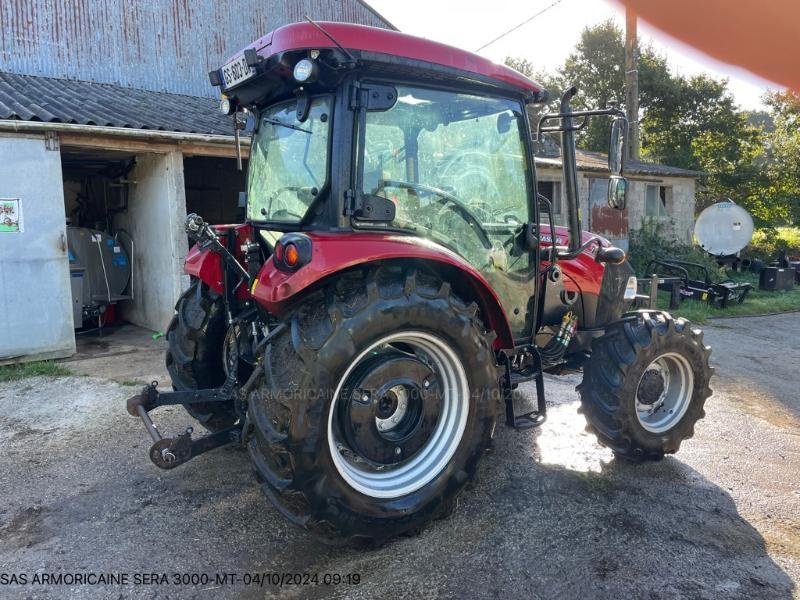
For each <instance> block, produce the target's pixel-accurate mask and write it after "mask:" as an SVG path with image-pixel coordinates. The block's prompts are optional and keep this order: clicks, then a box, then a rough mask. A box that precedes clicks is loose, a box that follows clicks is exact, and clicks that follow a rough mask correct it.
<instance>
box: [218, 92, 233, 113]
mask: <svg viewBox="0 0 800 600" xmlns="http://www.w3.org/2000/svg"><path fill="white" fill-rule="evenodd" d="M219 110H220V111H221V112H222V114H223V115H232V114H233V111H234V106H233V102H231V99H230V98H228V97H227V96H222V98H220V101H219Z"/></svg>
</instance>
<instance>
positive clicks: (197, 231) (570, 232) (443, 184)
mask: <svg viewBox="0 0 800 600" xmlns="http://www.w3.org/2000/svg"><path fill="white" fill-rule="evenodd" d="M210 79H211V83H212V84H213V85H218V86H220V87H221V89H222V101H221V105H220V106H221V108H222V110H223V111H224V112H226V113H228V114H232V115H234V117H235V119H236V122H237V123H240V122H241V121H242V118H243V117H246V118H247V119H248V120H249V121H250V122H251V123H252V127H251V130H252V131H251V133H252V142H251V146H250V159H249V166H248V189H247V194H246V207H247V209H246V212H247V221H246V223H245V224H242V225H226V226H215V227H210V226H209V225H208V224H207V223H205V222H204V221H203V220H202V219H201V218H200V217H199V216H197V215H189V217H188V218H187V221H186V229H187V231H188V232H189V234H190V235H191V236H193V237H194V238H195V239H196V241H197V245H195V246H194V247H193V248H192V249H191V251H190V252H189V255H188V256H187V258H186V266H185V268H186V272H187V273H188V274H189V275H190V276H191V282H192V283H191V286H190V287H189V289H188V290H186V292H185V293H184V294H183V295H182V296H181V297H180V298H179V299H178V302H177V305H176V307H175V308H176V314H175V317H174V318H173V320H172V322H171V323H170V325H169V329H168V331H167V339H168V342H169V350H168V352H167V357H166V361H167V368H168V370H169V373H170V376H171V378H172V384H173V387H174V390H173V391H165V392H159V391H158V389H157V387H156V384H155V383H154V384H152V385H150V386H147V387H146V388H145V389H144V390H143V392H142V393H141V394H140V395H138V396H135V397H134V398H131V399H130V400H129V401H128V410H129V412H131V414H134V415H138V416H140V417H141V418H142V419H143V420H144V422H145V425H146V426H147V428H148V430H149V432H150V434H151V436H152V437H153V439H154V442H155V443H154V444H153V446H152V448H151V450H150V457H151V459H152V461H153V462H154V463H155V464H156V465H158V466H159V467H162V468H173V467H175V466H177V465H180V464H182V463H184V462H186V461H187V460H189V459H190V458H192V457H194V456H196V455H198V454H200V453H202V452H205V451H207V450H210V449H212V448H215V447H218V446H220V445H223V444H228V443H238V444H241V445H242V446H243V447H246V448H247V450H248V451H249V454H250V457H251V458H252V460H253V463H254V465H255V469H256V471H257V473H258V475H259V477H260V479H261V481H262V482H263V490H264V492H265V494H266V495H267V497H268V498H269V499H270V500H271V501H272V503H273V504H274V505H275V506H276V507H277V509H278V510H279V511H280V512H281V513H282V514H283V515H285V516H286V517H287V518H289V519H290V520H291V521H293V522H294V523H297V524H299V525H302V526H303V527H305V528H307V529H309V530H311V531H313V532H315V533H317V534H319V535H321V536H322V537H323V538H328V539H338V540H342V539H345V540H351V541H368V542H373V543H374V542H381V541H382V540H385V539H387V538H390V537H392V536H395V535H398V534H401V533H404V532H409V531H416V530H418V529H419V528H420V527H421V526H423V525H424V524H425V523H426V522H428V521H430V520H432V519H435V518H437V517H440V516H443V515H445V514H447V513H448V512H449V511H451V510H452V508H453V506H454V504H455V500H456V496H457V495H458V493H459V492H460V491H461V490H462V489H463V488H464V486H465V485H466V484H467V483H468V482H469V481H470V480H471V479H472V477H473V476H474V474H475V468H476V465H477V463H478V459H479V458H480V457H481V455H482V454H483V453H484V451H485V450H486V448H487V446H488V445H489V443H490V441H491V438H492V434H493V432H494V428H495V418H496V412H497V409H498V407H504V410H505V417H506V423H507V424H508V425H509V426H511V427H533V426H538V425H541V424H542V422H543V421H544V419H545V414H546V404H545V396H544V383H543V373H554V374H561V373H567V372H574V371H579V370H582V371H583V383H582V384H581V385H580V386H579V388H578V389H579V391H580V395H581V410H582V412H583V413H584V415H585V417H586V420H587V422H588V427H589V429H590V430H591V431H593V432H594V433H595V434H596V435H597V437H598V440H599V441H600V443H601V444H603V445H604V446H607V447H609V448H610V449H611V450H613V452H614V453H615V454H616V455H617V456H618V457H622V458H624V459H629V460H632V461H641V460H647V459H658V458H661V457H663V456H664V455H665V454H668V453H673V452H676V451H677V450H678V447H679V446H680V443H681V441H683V440H684V439H686V438H689V437H691V436H692V434H693V432H694V426H695V423H696V422H697V420H698V419H700V418H701V417H702V416H703V414H704V413H703V404H704V402H705V400H706V398H707V397H708V396H709V395H710V394H711V391H710V389H709V378H710V376H711V374H712V369H711V368H710V367H709V363H708V358H709V353H710V349H709V348H708V347H707V346H705V345H704V344H703V337H702V333H701V331H700V330H699V329H698V328H696V327H694V326H692V325H690V324H689V323H688V322H686V321H685V320H683V319H673V318H672V317H671V316H670V315H669V314H668V313H665V312H659V311H653V310H647V311H635V310H631V307H632V304H633V301H634V299H635V296H636V278H635V276H634V273H633V270H632V269H631V267H630V266H629V265H628V263H627V262H626V260H625V253H624V252H623V251H622V250H620V249H618V248H615V247H613V246H611V245H610V244H609V243H608V241H606V240H604V239H603V238H600V237H598V236H596V235H593V234H591V233H588V232H583V231H582V230H581V223H580V214H579V209H578V185H577V174H576V167H575V149H574V148H575V143H574V132H575V131H576V130H578V129H580V128H581V127H582V126H583V125H584V124H585V123H586V120H587V119H588V118H590V117H593V116H597V115H605V116H610V117H612V119H613V121H612V127H611V145H610V148H611V149H610V153H609V168H610V171H611V177H610V181H609V199H608V200H609V204H610V205H611V206H612V207H614V208H619V209H621V208H623V207H624V205H625V200H626V191H627V181H626V180H625V179H624V177H622V156H623V147H624V143H625V134H626V129H627V123H626V122H625V120H624V117H623V116H622V115H621V114H620V112H619V110H617V109H614V108H611V109H601V110H591V111H576V112H572V111H571V109H570V99H571V98H572V97H573V96H574V95H575V93H576V89H575V88H572V89H570V90H568V91H567V92H565V93H564V95H563V97H562V99H561V105H560V111H559V112H557V113H550V114H545V115H543V116H542V117H541V118H540V119H539V122H538V123H537V133H538V135H542V134H543V133H544V132H559V133H560V135H561V147H562V149H563V175H564V182H565V185H564V188H565V192H566V193H565V201H566V207H567V213H568V227H555V226H554V225H553V212H554V211H553V210H552V206H551V203H550V199H548V198H545V197H543V196H541V195H539V194H537V182H536V172H535V169H534V158H533V157H534V149H533V139H532V137H531V135H530V131H531V124H530V122H529V115H528V112H527V111H526V107H527V106H528V105H531V104H533V105H535V104H541V103H544V102H545V101H546V99H547V97H548V94H547V92H546V91H545V90H544V89H542V88H541V86H539V85H537V84H536V83H534V82H532V81H530V80H529V79H527V78H526V77H524V76H522V75H521V74H519V73H517V72H516V71H513V70H511V69H508V68H506V67H503V66H499V65H496V64H494V63H491V62H489V61H487V60H486V59H484V58H481V57H480V56H476V55H474V54H470V53H468V52H464V51H462V50H458V49H456V48H451V47H447V46H444V45H441V44H438V43H435V42H431V41H428V40H424V39H419V38H415V37H412V36H409V35H404V34H402V33H398V32H395V31H385V30H381V29H375V28H370V27H362V26H357V25H349V24H342V23H314V22H311V21H309V22H308V23H296V24H292V25H288V26H285V27H281V28H279V29H276V30H275V31H273V32H271V33H269V34H267V35H266V36H265V37H263V38H261V39H260V40H258V41H257V42H255V43H254V44H252V45H251V46H249V47H248V48H246V49H244V50H243V51H242V52H240V53H239V54H238V55H236V57H235V58H233V59H232V60H231V61H230V62H229V63H228V64H226V65H225V66H223V67H222V68H221V69H219V70H217V71H212V72H211V73H210ZM527 381H532V382H535V385H536V391H537V394H538V398H537V406H538V409H537V410H536V411H533V412H528V413H526V414H521V415H520V414H516V413H515V411H514V404H513V398H512V389H514V388H515V387H516V386H517V385H518V384H519V383H522V382H527ZM167 404H180V405H183V406H185V407H186V409H187V410H188V411H189V413H190V414H191V415H192V416H193V417H195V418H196V419H197V420H198V421H200V423H202V424H203V426H204V427H205V428H206V429H208V430H209V432H210V434H209V435H206V436H204V437H201V438H198V439H192V436H191V434H192V431H191V428H189V429H187V430H186V432H184V433H183V434H180V435H178V436H176V437H174V438H162V437H161V435H160V434H159V432H158V430H157V429H156V428H155V427H154V426H153V423H152V421H151V419H150V416H149V411H151V410H153V409H154V408H156V407H158V406H163V405H167Z"/></svg>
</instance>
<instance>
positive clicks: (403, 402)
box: [248, 266, 500, 546]
mask: <svg viewBox="0 0 800 600" xmlns="http://www.w3.org/2000/svg"><path fill="white" fill-rule="evenodd" d="M284 323H285V324H286V326H287V327H286V330H285V331H284V332H283V333H282V334H281V335H279V336H277V338H276V339H275V340H274V341H272V342H271V343H270V345H269V347H268V348H267V349H266V356H265V360H264V364H265V373H266V376H265V377H264V378H263V380H262V385H261V387H260V388H259V389H257V390H254V391H253V392H252V393H251V395H250V398H249V404H248V406H249V411H250V412H249V416H250V419H251V422H252V423H253V425H254V428H253V429H254V435H253V436H252V437H251V438H250V440H249V442H248V448H249V451H250V455H251V457H252V459H253V461H254V463H255V466H256V469H257V472H258V474H259V475H260V478H261V479H262V481H263V486H262V487H263V490H264V493H265V494H266V496H267V497H268V498H269V499H270V500H271V501H272V503H273V504H274V505H275V506H276V507H277V508H278V510H279V511H280V512H281V513H282V514H283V515H284V516H286V517H287V518H289V519H290V520H291V521H292V522H294V523H295V524H298V525H300V526H302V527H305V528H306V529H308V530H310V531H312V532H313V533H315V534H317V535H318V536H320V537H321V538H323V540H326V541H328V542H331V543H349V544H352V545H358V546H364V545H366V546H374V545H377V544H380V543H382V542H384V541H385V540H387V539H389V538H391V537H394V536H397V535H400V534H407V533H416V532H418V531H419V530H421V528H422V527H423V526H424V525H425V524H426V523H427V522H428V521H430V520H433V519H436V518H440V517H442V516H445V515H446V514H448V513H449V512H450V511H451V510H452V509H453V507H454V505H455V500H456V496H457V495H458V493H459V492H460V491H461V490H462V489H463V488H464V486H465V485H466V484H467V482H469V481H470V480H471V479H472V478H473V476H474V475H475V468H476V465H477V463H478V459H479V458H480V457H481V455H482V454H483V453H484V451H485V450H486V448H487V446H488V445H489V443H490V441H491V437H492V434H493V431H494V423H495V414H496V404H497V400H498V398H499V396H500V393H499V379H500V371H499V369H498V367H497V366H496V364H495V359H494V353H493V350H492V341H493V339H494V333H493V332H490V331H486V329H485V328H484V326H483V323H482V322H481V320H480V318H479V317H478V315H477V306H476V305H474V304H472V305H467V303H465V302H464V301H463V300H461V299H460V298H459V297H457V296H456V295H455V294H454V293H452V292H451V290H450V285H449V284H448V283H443V282H442V281H441V279H439V278H438V277H436V276H434V275H431V274H429V273H427V272H422V271H418V270H415V269H412V268H403V267H399V266H382V267H378V268H372V269H369V270H359V271H354V272H349V273H346V274H343V275H341V276H339V277H338V278H337V280H336V281H335V282H334V283H332V284H330V285H329V286H328V287H327V288H326V289H325V290H323V291H320V292H318V293H315V294H314V295H313V296H310V297H308V298H307V299H306V300H305V301H304V302H303V303H302V304H301V305H300V306H298V307H297V308H296V309H295V310H294V312H293V313H292V314H291V315H290V316H288V317H287V318H286V320H285V321H284Z"/></svg>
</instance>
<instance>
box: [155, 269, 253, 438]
mask: <svg viewBox="0 0 800 600" xmlns="http://www.w3.org/2000/svg"><path fill="white" fill-rule="evenodd" d="M225 331H226V327H225V317H224V308H223V303H222V298H221V297H220V296H219V295H218V294H216V293H214V292H213V291H211V290H210V289H209V288H208V286H206V285H205V284H203V283H201V282H200V281H198V280H196V279H193V281H192V284H191V286H189V289H188V290H186V292H184V293H183V295H182V296H181V297H180V298H179V299H178V302H177V303H176V304H175V316H174V317H172V321H171V322H170V324H169V327H168V328H167V343H168V345H169V346H168V349H167V357H166V362H167V371H168V372H169V375H170V377H171V378H172V387H173V388H174V389H176V390H181V391H186V390H197V389H205V388H214V387H218V386H220V385H222V384H223V383H224V382H225V370H224V368H223V365H222V347H223V343H224V339H225ZM184 408H186V411H187V412H188V413H189V414H190V415H192V417H194V418H195V419H197V420H198V421H200V423H201V424H202V425H203V427H205V428H206V429H208V430H209V431H212V432H213V431H220V430H222V429H227V428H228V427H231V426H232V425H233V424H234V423H236V419H237V416H236V410H235V409H234V406H233V402H209V403H203V404H192V405H184Z"/></svg>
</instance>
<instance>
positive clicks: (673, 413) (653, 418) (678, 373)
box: [635, 352, 694, 433]
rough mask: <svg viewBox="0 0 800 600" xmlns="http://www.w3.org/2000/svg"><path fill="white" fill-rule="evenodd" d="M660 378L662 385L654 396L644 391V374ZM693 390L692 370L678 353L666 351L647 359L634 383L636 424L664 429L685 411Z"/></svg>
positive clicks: (654, 431) (670, 426)
mask: <svg viewBox="0 0 800 600" xmlns="http://www.w3.org/2000/svg"><path fill="white" fill-rule="evenodd" d="M646 377H649V378H656V379H658V378H660V380H661V384H662V386H663V389H662V390H661V392H660V393H659V394H658V395H657V397H655V394H650V395H649V396H647V397H644V396H645V393H644V390H643V388H644V386H643V382H644V381H645V378H646ZM693 393H694V371H693V370H692V366H691V364H689V361H688V360H687V359H686V358H685V357H684V356H681V355H680V354H676V353H674V352H667V353H665V354H662V355H660V356H659V357H658V358H656V359H655V360H654V361H653V362H651V363H650V364H649V365H648V366H647V368H646V369H645V370H644V372H643V373H642V376H641V377H640V378H639V383H638V385H637V386H636V398H635V401H636V416H637V418H638V419H639V424H640V425H641V426H642V427H644V428H645V429H646V430H647V431H650V432H652V433H664V432H665V431H669V430H670V429H672V428H673V427H675V425H677V424H678V423H679V422H680V420H681V419H682V418H683V415H685V414H686V411H687V410H688V408H689V405H690V404H691V402H692V395H693Z"/></svg>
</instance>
